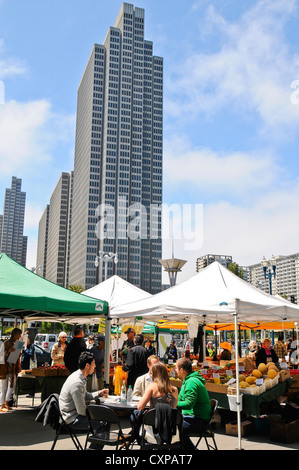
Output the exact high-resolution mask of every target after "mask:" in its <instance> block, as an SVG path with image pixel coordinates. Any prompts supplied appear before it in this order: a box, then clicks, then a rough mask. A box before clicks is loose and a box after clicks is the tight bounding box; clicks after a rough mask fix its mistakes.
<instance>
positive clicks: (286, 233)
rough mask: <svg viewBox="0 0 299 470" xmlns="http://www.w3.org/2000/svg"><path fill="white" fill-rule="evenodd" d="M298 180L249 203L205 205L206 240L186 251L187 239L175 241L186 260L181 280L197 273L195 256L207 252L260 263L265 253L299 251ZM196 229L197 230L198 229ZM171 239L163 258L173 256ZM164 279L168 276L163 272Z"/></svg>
mask: <svg viewBox="0 0 299 470" xmlns="http://www.w3.org/2000/svg"><path fill="white" fill-rule="evenodd" d="M298 213H299V182H297V183H296V184H294V185H293V186H291V187H289V188H287V189H284V190H279V191H276V192H274V191H272V192H269V193H268V194H266V195H264V196H263V197H261V198H260V199H259V200H258V201H255V202H253V203H252V204H251V205H250V206H246V207H245V206H242V205H241V204H238V203H232V202H225V201H220V202H216V203H213V204H206V205H204V208H203V227H201V226H199V227H197V230H200V231H201V230H202V229H203V243H202V244H199V245H198V246H197V247H194V249H193V250H192V251H191V250H189V251H188V250H186V240H184V239H183V238H181V239H176V240H174V256H175V257H176V258H181V259H184V260H187V264H186V265H185V266H184V268H183V270H182V273H180V274H179V275H178V283H180V282H182V281H184V280H186V279H188V278H190V277H191V276H193V275H194V274H195V273H196V259H197V258H198V257H200V256H203V255H205V254H208V253H214V254H219V255H231V256H232V257H233V260H234V261H236V262H237V263H238V264H240V265H244V266H248V265H251V264H256V263H259V262H260V261H261V259H262V257H263V256H266V258H267V259H269V258H270V257H271V256H272V254H274V255H276V256H277V255H289V254H292V253H298V238H299V221H298ZM195 230H196V229H195ZM171 244H172V240H171V239H170V238H169V239H168V240H166V239H165V240H163V257H164V258H169V257H171ZM164 281H165V282H167V278H166V277H165V275H164Z"/></svg>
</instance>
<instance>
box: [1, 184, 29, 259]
mask: <svg viewBox="0 0 299 470" xmlns="http://www.w3.org/2000/svg"><path fill="white" fill-rule="evenodd" d="M21 187H22V180H21V179H20V178H17V177H16V176H13V177H12V180H11V187H10V189H9V188H7V189H6V191H5V198H4V207H3V216H2V217H1V220H0V253H6V254H7V255H8V256H9V257H10V258H12V259H14V260H15V261H16V262H17V263H19V264H21V265H22V266H26V257H27V241H28V239H27V237H26V236H24V235H23V233H24V218H25V202H26V193H25V192H23V191H21Z"/></svg>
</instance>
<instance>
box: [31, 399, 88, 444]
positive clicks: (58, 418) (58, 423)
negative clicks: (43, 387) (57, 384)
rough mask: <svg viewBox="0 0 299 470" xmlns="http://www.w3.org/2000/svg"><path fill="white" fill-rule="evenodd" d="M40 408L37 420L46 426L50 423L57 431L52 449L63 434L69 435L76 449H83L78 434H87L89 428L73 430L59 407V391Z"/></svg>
mask: <svg viewBox="0 0 299 470" xmlns="http://www.w3.org/2000/svg"><path fill="white" fill-rule="evenodd" d="M38 410H39V412H38V414H37V416H36V418H35V421H38V422H43V425H44V426H46V425H47V424H49V425H50V426H51V427H52V428H53V429H54V431H55V438H54V441H53V444H52V447H51V450H54V448H55V445H56V442H57V440H58V437H59V436H61V435H69V436H70V438H71V439H72V441H73V443H74V445H75V447H76V449H77V450H83V447H82V445H81V444H80V442H79V439H78V437H77V434H86V432H87V430H86V429H85V430H78V431H77V430H76V431H73V430H72V429H71V428H70V426H69V425H68V424H67V423H66V422H65V420H64V419H63V416H62V413H61V411H60V408H59V395H58V394H57V393H52V394H51V395H50V396H49V397H48V398H47V399H46V400H44V401H43V403H42V404H41V405H40V406H39V408H38Z"/></svg>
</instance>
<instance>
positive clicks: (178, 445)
mask: <svg viewBox="0 0 299 470" xmlns="http://www.w3.org/2000/svg"><path fill="white" fill-rule="evenodd" d="M163 405H164V406H165V409H167V408H169V409H171V411H170V410H169V413H172V419H173V420H174V421H173V424H174V428H173V429H172V431H171V426H170V423H169V422H168V423H167V422H166V423H165V424H166V426H167V427H168V428H169V431H170V433H171V435H169V436H168V442H167V441H164V442H163V441H161V439H160V438H157V436H158V435H159V426H160V425H159V423H158V422H157V409H156V408H153V409H152V410H149V411H148V412H146V413H145V414H144V416H143V420H142V426H141V446H140V449H141V450H150V449H151V450H153V449H159V450H174V449H180V450H182V449H183V439H182V435H183V415H182V413H181V411H180V410H178V409H177V408H171V406H170V405H167V404H163ZM166 421H167V419H166ZM146 426H151V427H152V430H153V434H154V437H155V440H156V442H148V441H147V439H146V437H147V436H146ZM177 433H178V440H177V439H176V438H174V436H177Z"/></svg>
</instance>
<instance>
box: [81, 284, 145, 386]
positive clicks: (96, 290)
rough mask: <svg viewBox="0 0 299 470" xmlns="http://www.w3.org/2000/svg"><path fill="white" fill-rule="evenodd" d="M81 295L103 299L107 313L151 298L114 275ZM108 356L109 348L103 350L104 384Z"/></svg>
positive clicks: (107, 328)
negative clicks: (129, 303)
mask: <svg viewBox="0 0 299 470" xmlns="http://www.w3.org/2000/svg"><path fill="white" fill-rule="evenodd" d="M82 294H84V295H86V296H88V297H92V298H95V299H104V300H106V302H108V304H109V311H111V309H112V308H116V307H120V306H121V305H124V304H126V303H128V302H132V301H134V300H135V301H138V300H143V299H145V298H149V297H152V295H151V294H149V293H148V292H146V291H144V290H142V289H139V288H138V287H136V286H134V285H133V284H131V283H130V282H128V281H125V280H124V279H122V278H121V277H119V276H117V275H114V276H112V277H110V278H109V279H107V280H106V281H103V282H101V283H100V284H98V285H96V286H94V287H91V289H88V290H86V291H84V292H82ZM110 320H111V319H110V317H109V314H108V317H107V318H106V323H105V338H106V344H107V345H110V337H111V323H110ZM93 322H94V323H99V318H98V319H96V318H94V320H93ZM109 355H110V348H109V347H106V348H105V367H104V371H105V376H104V380H105V383H109V362H110V361H109Z"/></svg>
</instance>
